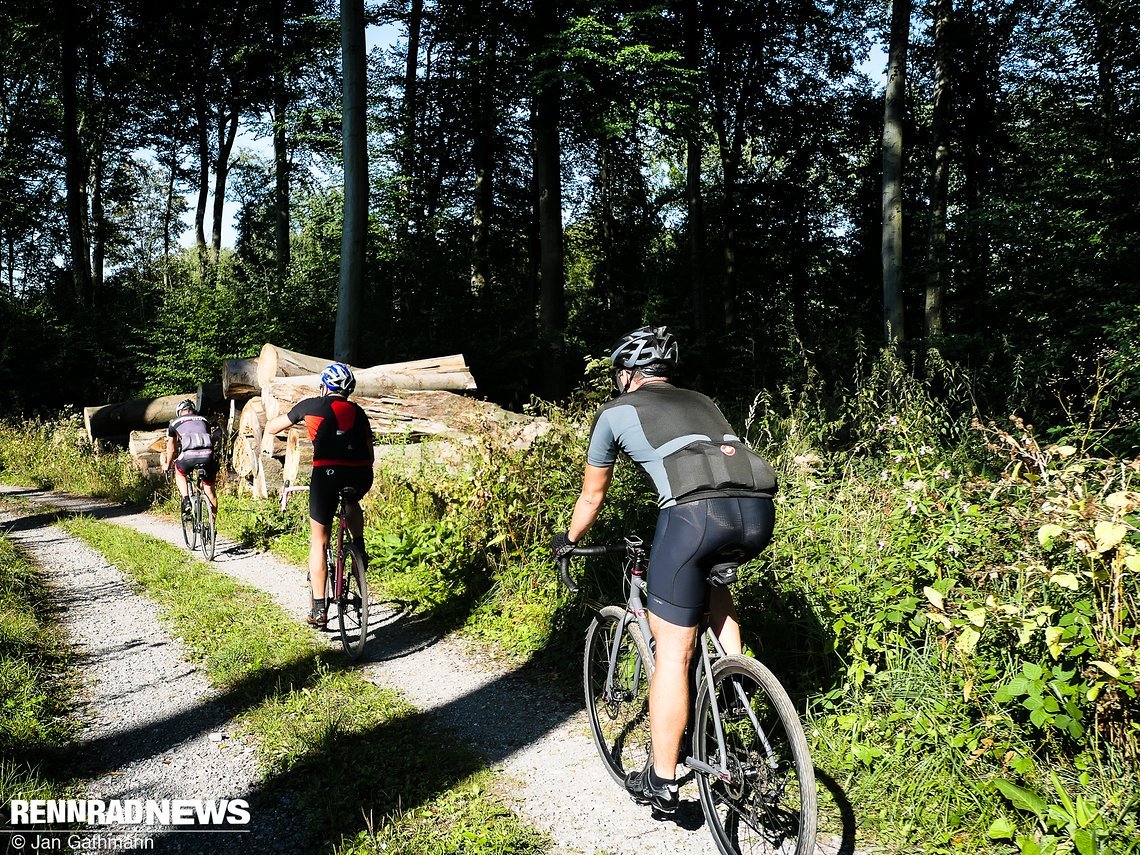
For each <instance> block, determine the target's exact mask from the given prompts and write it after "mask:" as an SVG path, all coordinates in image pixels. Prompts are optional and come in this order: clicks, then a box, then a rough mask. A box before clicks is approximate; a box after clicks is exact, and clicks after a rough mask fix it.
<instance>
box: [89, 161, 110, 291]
mask: <svg viewBox="0 0 1140 855" xmlns="http://www.w3.org/2000/svg"><path fill="white" fill-rule="evenodd" d="M91 160H92V167H93V168H92V170H91V298H92V300H94V299H95V296H96V295H98V294H100V293H101V292H102V290H103V265H104V262H105V259H106V255H107V251H106V248H107V221H106V212H105V211H104V210H103V164H104V157H103V154H102V152H98V153H96V154H95V155H94V156H93V157H92V159H91Z"/></svg>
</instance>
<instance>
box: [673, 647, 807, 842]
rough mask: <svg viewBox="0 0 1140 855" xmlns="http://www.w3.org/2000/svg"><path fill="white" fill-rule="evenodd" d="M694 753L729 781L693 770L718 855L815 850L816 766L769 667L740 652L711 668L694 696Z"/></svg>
mask: <svg viewBox="0 0 1140 855" xmlns="http://www.w3.org/2000/svg"><path fill="white" fill-rule="evenodd" d="M714 702H715V704H716V706H717V708H718V709H719V710H720V715H721V721H722V725H723V729H724V742H723V745H722V744H721V742H720V740H718V739H717V735H716V727H715V723H714V720H713V704H714ZM693 754H694V756H695V757H696V759H697V760H699V761H701V762H702V763H705V764H707V765H709V766H712V767H714V768H717V769H722V768H723V769H725V770H726V771H727V775H728V780H724V779H722V778H721V777H718V776H713V775H708V774H702V773H700V772H698V773H697V775H696V778H697V789H698V791H699V792H700V796H701V809H702V810H703V811H704V814H705V820H706V821H707V822H708V825H709V831H710V832H712V835H713V838H714V839H715V840H716V845H717V849H719V850H720V851H721V852H722V853H724V855H751V853H780V855H808V853H811V852H813V851H814V850H815V828H816V787H815V771H814V769H813V768H812V764H811V757H810V756H809V754H808V746H807V740H806V739H805V738H804V731H803V727H802V726H801V724H800V720H799V717H798V716H797V715H796V711H795V708H794V707H793V706H792V702H791V699H790V698H789V697H788V693H787V692H785V691H784V688H783V686H781V685H780V681H779V680H777V679H776V677H775V675H774V674H772V672H771V671H769V670H768V669H767V668H765V667H764V666H763V665H761V664H760V663H759V662H757V661H756V660H754V659H749V658H747V657H744V656H726V657H724V658H723V659H721V660H719V661H718V662H716V664H715V665H713V686H712V688H711V690H710V687H709V685H708V684H707V683H703V684H702V685H701V689H700V693H699V695H698V697H697V705H696V720H695V728H694V731H693Z"/></svg>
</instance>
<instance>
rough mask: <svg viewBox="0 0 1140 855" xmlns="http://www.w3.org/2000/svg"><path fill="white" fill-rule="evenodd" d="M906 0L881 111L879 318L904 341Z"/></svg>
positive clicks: (899, 7)
mask: <svg viewBox="0 0 1140 855" xmlns="http://www.w3.org/2000/svg"><path fill="white" fill-rule="evenodd" d="M909 41H910V0H893V2H892V6H891V35H890V51H889V54H888V67H887V91H886V97H885V99H884V102H885V105H884V111H883V320H884V326H885V331H886V338H887V341H888V342H889V343H890V344H891V345H892V346H896V345H897V344H898V343H900V342H902V341H905V339H906V330H905V328H904V326H903V286H902V253H903V245H902V169H903V113H904V99H905V96H906V53H907V46H908V43H909Z"/></svg>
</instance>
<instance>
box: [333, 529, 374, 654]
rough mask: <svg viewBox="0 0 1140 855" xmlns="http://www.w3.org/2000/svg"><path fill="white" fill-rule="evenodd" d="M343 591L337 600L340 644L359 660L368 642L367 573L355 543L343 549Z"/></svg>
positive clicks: (346, 651) (362, 555)
mask: <svg viewBox="0 0 1140 855" xmlns="http://www.w3.org/2000/svg"><path fill="white" fill-rule="evenodd" d="M343 587H344V590H343V591H341V595H340V599H339V600H338V601H337V628H338V630H339V632H340V644H341V647H343V648H344V652H345V653H347V654H348V656H349V658H351V659H359V658H360V655H361V654H362V653H363V652H364V645H365V644H366V643H367V641H368V576H367V575H366V573H365V568H364V553H363V552H361V550H360V547H359V546H358V545H356V544H355V543H348V544H346V549H345V550H344V586H343Z"/></svg>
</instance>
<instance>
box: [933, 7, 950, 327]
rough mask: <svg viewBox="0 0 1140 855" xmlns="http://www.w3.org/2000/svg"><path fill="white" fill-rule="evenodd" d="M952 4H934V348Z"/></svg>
mask: <svg viewBox="0 0 1140 855" xmlns="http://www.w3.org/2000/svg"><path fill="white" fill-rule="evenodd" d="M953 11H954V10H953V3H952V0H936V2H935V4H934V107H933V116H932V123H931V124H932V128H931V135H932V140H931V142H932V144H933V147H934V156H933V159H932V161H931V164H930V229H929V232H928V234H927V239H926V340H927V343H928V344H934V343H935V342H936V341H937V340H938V339H939V338H941V337H942V335H943V332H944V321H943V309H942V307H943V301H944V298H945V293H946V195H947V188H948V186H949V181H950V133H949V130H950V121H949V120H950V73H951V68H950V42H949V38H950V34H949V27H950V18H951V15H952V14H953Z"/></svg>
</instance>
